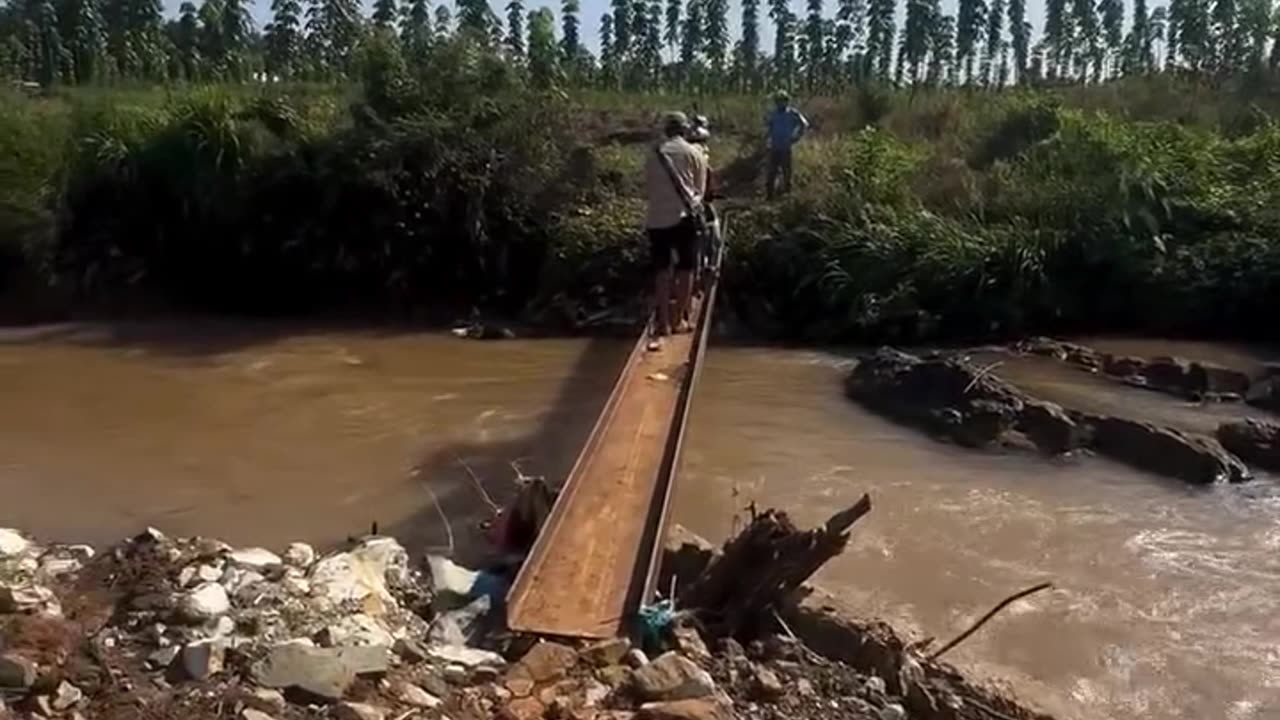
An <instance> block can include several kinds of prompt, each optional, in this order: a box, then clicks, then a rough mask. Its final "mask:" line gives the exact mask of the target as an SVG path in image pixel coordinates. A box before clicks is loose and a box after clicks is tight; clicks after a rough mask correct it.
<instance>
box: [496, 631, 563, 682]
mask: <svg viewBox="0 0 1280 720" xmlns="http://www.w3.org/2000/svg"><path fill="white" fill-rule="evenodd" d="M577 660H578V653H576V652H574V650H573V648H571V647H568V646H566V645H561V644H559V643H555V642H547V641H544V642H540V643H538V644H537V645H534V646H533V647H532V648H531V649H530V650H529V652H527V653H525V655H524V657H522V658H520V662H518V663H516V664H515V665H514V666H513V667H512V668H511V673H519V672H521V671H523V672H525V673H527V674H528V675H529V678H530V679H532V680H533V681H534V682H536V683H547V682H554V681H556V680H559V679H561V678H563V677H564V676H565V674H566V673H567V672H568V671H569V668H571V667H573V665H574V663H575V662H577ZM509 674H510V673H509Z"/></svg>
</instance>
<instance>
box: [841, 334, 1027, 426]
mask: <svg viewBox="0 0 1280 720" xmlns="http://www.w3.org/2000/svg"><path fill="white" fill-rule="evenodd" d="M845 392H846V393H847V394H848V395H849V397H851V398H853V399H854V400H857V401H858V402H861V403H862V404H864V405H866V406H867V407H869V408H871V409H872V410H875V411H876V412H879V413H882V414H884V415H887V416H889V417H891V418H894V419H897V420H899V421H901V422H906V423H910V424H913V425H918V426H921V427H923V428H925V429H926V430H929V431H930V432H933V433H937V434H940V435H944V436H947V437H950V438H952V439H953V440H955V441H957V442H959V443H961V444H963V445H968V446H972V447H984V446H986V445H989V444H991V443H994V442H996V441H997V440H999V439H1000V438H1001V436H1002V435H1003V434H1004V433H1005V432H1006V431H1008V430H1010V429H1012V428H1013V426H1014V423H1015V421H1016V419H1017V417H1018V414H1019V413H1020V412H1021V411H1022V399H1023V396H1022V394H1021V393H1020V392H1018V391H1017V390H1016V389H1015V388H1014V387H1013V386H1011V385H1009V384H1008V383H1006V382H1004V381H1002V380H1000V379H999V378H997V377H995V376H993V375H991V374H989V373H984V372H983V368H981V367H979V366H977V365H975V364H974V363H972V362H970V361H969V360H968V359H967V358H964V357H958V356H952V357H930V358H919V357H916V356H915V355H910V354H907V353H904V352H900V351H898V350H893V349H891V348H881V349H880V350H878V351H876V352H875V353H873V354H871V355H867V356H864V357H862V358H860V359H859V362H858V365H857V366H856V367H855V368H854V369H853V372H852V373H850V374H849V376H848V377H847V378H846V380H845Z"/></svg>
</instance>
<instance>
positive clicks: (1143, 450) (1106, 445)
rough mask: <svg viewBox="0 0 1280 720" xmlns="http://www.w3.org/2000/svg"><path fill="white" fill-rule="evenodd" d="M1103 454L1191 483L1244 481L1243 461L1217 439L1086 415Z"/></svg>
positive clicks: (1094, 439) (1145, 424)
mask: <svg viewBox="0 0 1280 720" xmlns="http://www.w3.org/2000/svg"><path fill="white" fill-rule="evenodd" d="M1084 418H1085V422H1086V423H1087V424H1089V425H1090V426H1091V427H1092V428H1093V446H1094V448H1095V449H1097V451H1098V452H1099V453H1102V454H1103V455H1106V456H1107V457H1110V458H1112V459H1113V460H1118V461H1120V462H1123V463H1125V464H1128V465H1132V466H1133V467H1136V468H1138V469H1140V470H1146V471H1148V472H1154V473H1158V474H1161V475H1166V476H1168V477H1173V478H1178V479H1181V480H1185V481H1187V482H1191V483H1197V484H1210V483H1216V482H1224V481H1225V482H1242V481H1244V480H1248V479H1249V477H1250V473H1249V469H1248V468H1247V467H1245V465H1244V463H1242V462H1240V459H1239V458H1237V457H1235V456H1234V455H1232V454H1231V453H1229V452H1227V451H1226V449H1225V448H1223V447H1222V445H1221V444H1220V443H1219V442H1218V441H1217V440H1214V439H1213V438H1209V437H1205V436H1202V435H1193V434H1191V433H1185V432H1182V431H1181V430H1176V429H1174V428H1167V427H1160V426H1158V425H1153V424H1151V423H1145V422H1138V421H1136V420H1128V419H1125V418H1117V417H1101V416H1094V415H1085V416H1084Z"/></svg>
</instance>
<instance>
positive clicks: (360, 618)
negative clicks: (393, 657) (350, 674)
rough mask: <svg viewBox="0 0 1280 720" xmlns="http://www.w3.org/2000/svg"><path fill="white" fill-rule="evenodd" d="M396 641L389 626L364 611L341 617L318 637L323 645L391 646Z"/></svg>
mask: <svg viewBox="0 0 1280 720" xmlns="http://www.w3.org/2000/svg"><path fill="white" fill-rule="evenodd" d="M395 641H396V640H395V638H394V637H393V636H392V635H391V632H390V631H389V630H387V628H385V627H383V626H382V625H381V624H379V623H378V621H377V620H375V619H373V618H372V617H370V616H368V615H365V614H364V613H356V614H355V615H347V616H345V617H341V618H339V619H338V620H337V621H336V622H334V623H333V624H331V625H329V626H327V627H325V628H324V629H323V630H321V631H320V633H319V634H318V636H317V637H316V642H317V643H318V644H319V645H320V646H321V647H342V646H364V645H375V646H380V647H391V646H392V645H394V644H395Z"/></svg>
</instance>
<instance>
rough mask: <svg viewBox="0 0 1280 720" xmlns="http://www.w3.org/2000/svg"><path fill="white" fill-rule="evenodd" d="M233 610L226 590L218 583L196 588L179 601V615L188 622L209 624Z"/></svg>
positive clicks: (205, 584)
mask: <svg viewBox="0 0 1280 720" xmlns="http://www.w3.org/2000/svg"><path fill="white" fill-rule="evenodd" d="M229 610H231V600H230V598H228V597H227V590H226V588H224V587H222V585H220V584H218V583H216V582H206V583H202V584H201V585H198V586H196V588H195V589H194V590H192V591H191V592H189V593H186V594H185V595H183V596H182V597H181V598H179V600H178V614H179V616H180V617H181V618H182V619H183V620H186V621H187V622H191V623H202V622H208V621H209V620H212V619H214V618H216V617H218V616H219V615H224V614H226V613H227V612H228V611H229Z"/></svg>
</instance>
